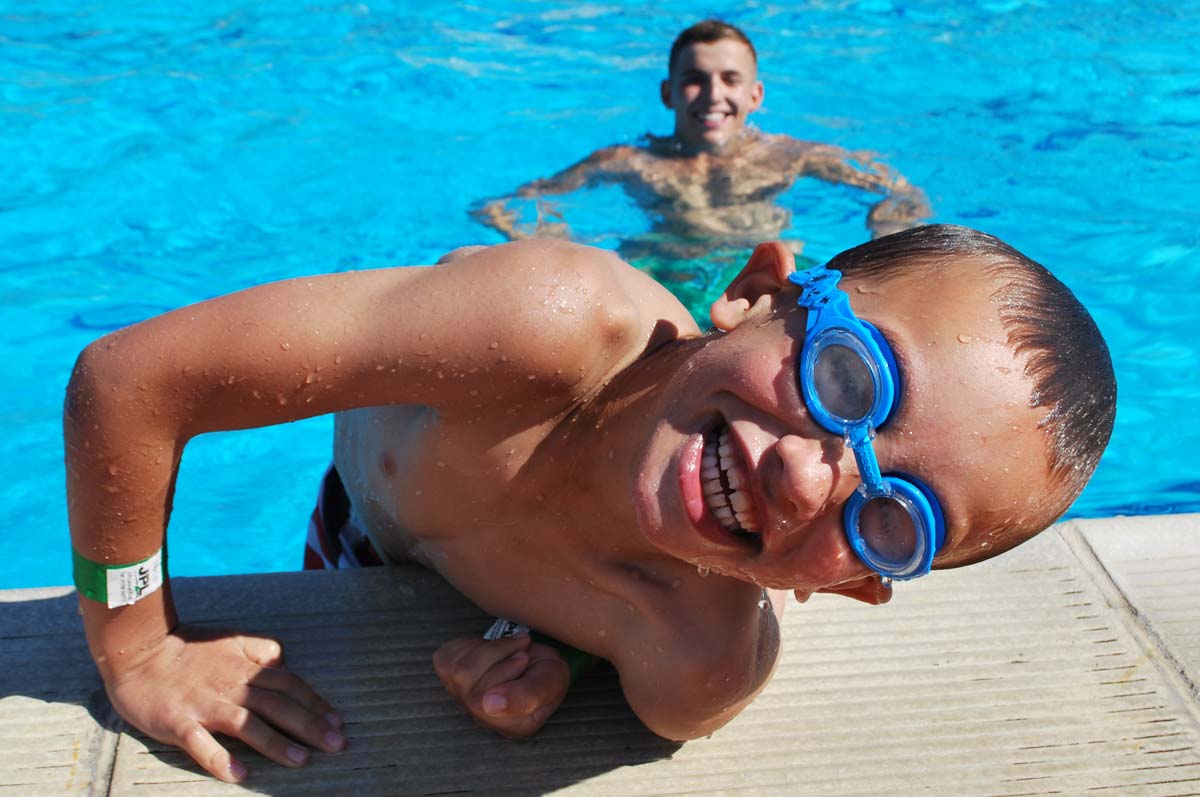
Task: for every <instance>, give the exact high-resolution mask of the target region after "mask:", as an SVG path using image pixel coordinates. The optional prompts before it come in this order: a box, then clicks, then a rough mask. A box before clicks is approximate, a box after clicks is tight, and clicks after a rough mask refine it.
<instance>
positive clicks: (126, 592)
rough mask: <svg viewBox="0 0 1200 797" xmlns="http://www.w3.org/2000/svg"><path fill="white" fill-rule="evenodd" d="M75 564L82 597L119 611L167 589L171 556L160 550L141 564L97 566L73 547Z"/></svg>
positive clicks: (76, 577) (77, 582) (78, 588)
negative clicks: (166, 578)
mask: <svg viewBox="0 0 1200 797" xmlns="http://www.w3.org/2000/svg"><path fill="white" fill-rule="evenodd" d="M71 560H72V571H73V574H74V579H75V588H76V589H77V590H79V594H80V595H83V596H84V597H86V598H90V599H91V600H94V601H96V602H97V603H103V604H105V605H106V606H108V608H110V609H115V608H117V607H118V606H130V605H132V604H134V603H137V602H138V601H140V600H141V599H142V598H144V597H146V596H147V595H149V594H151V593H153V592H155V591H156V590H157V589H158V588H159V587H161V586H162V585H163V579H164V578H165V573H166V563H167V555H166V550H165V549H163V548H160V549H159V550H157V551H155V552H154V553H153V554H151V555H150V556H147V557H146V558H145V559H142V560H141V561H139V562H133V563H131V564H124V565H105V564H100V563H99V562H93V561H92V560H91V559H88V558H87V557H86V556H84V555H83V554H81V553H80V552H79V551H77V550H75V548H74V546H72V547H71Z"/></svg>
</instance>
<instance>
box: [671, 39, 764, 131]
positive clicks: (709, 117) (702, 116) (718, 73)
mask: <svg viewBox="0 0 1200 797" xmlns="http://www.w3.org/2000/svg"><path fill="white" fill-rule="evenodd" d="M661 94H662V101H663V105H665V106H666V107H667V108H669V109H671V110H672V111H674V112H675V138H676V139H677V140H678V141H679V143H681V144H682V145H683V146H684V147H685V148H686V149H688V150H690V151H693V152H710V151H715V150H719V149H720V148H721V147H723V146H725V145H726V144H728V143H729V142H730V141H732V140H734V139H735V138H736V137H737V135H738V134H739V133H740V132H741V131H742V129H743V128H744V127H745V126H746V118H747V117H748V116H749V115H750V114H751V113H752V112H754V111H756V110H758V107H759V106H760V105H762V100H763V85H762V82H761V81H759V80H758V68H757V66H756V65H755V62H754V56H753V55H752V54H751V52H750V49H749V48H748V47H746V45H744V44H742V43H741V42H740V41H737V40H735V39H720V40H718V41H715V42H707V43H706V42H696V43H694V44H690V45H688V46H687V47H684V48H683V49H682V50H680V51H679V54H678V55H677V56H676V58H675V63H674V64H673V65H672V69H671V75H670V77H669V78H668V79H667V80H664V81H663V82H662V86H661Z"/></svg>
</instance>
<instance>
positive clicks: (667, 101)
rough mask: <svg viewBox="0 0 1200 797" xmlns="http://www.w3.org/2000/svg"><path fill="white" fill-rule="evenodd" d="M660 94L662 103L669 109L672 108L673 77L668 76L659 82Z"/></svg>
mask: <svg viewBox="0 0 1200 797" xmlns="http://www.w3.org/2000/svg"><path fill="white" fill-rule="evenodd" d="M658 96H659V98H660V99H661V100H662V104H663V106H664V107H665V108H667V109H668V110H670V109H671V79H670V78H667V79H666V80H664V81H663V82H662V83H660V84H658Z"/></svg>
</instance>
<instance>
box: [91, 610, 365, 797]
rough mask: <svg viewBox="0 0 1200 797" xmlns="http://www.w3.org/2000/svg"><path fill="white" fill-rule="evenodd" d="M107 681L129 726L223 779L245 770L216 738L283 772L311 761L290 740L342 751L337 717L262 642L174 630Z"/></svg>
mask: <svg viewBox="0 0 1200 797" xmlns="http://www.w3.org/2000/svg"><path fill="white" fill-rule="evenodd" d="M106 681H107V682H106V684H105V685H106V687H107V688H108V696H109V699H110V700H111V701H112V704H113V707H114V708H116V710H117V712H118V713H119V714H120V715H121V716H122V717H124V718H125V720H126V721H128V722H129V723H130V724H131V725H133V726H134V727H136V728H138V729H140V730H141V731H142V732H144V733H146V734H147V735H148V736H151V737H152V738H154V739H157V740H158V741H160V742H164V743H166V744H172V745H175V746H177V747H180V748H182V749H183V750H184V752H186V753H187V754H188V755H190V756H191V757H192V758H193V759H195V760H196V763H197V764H199V765H200V766H202V767H203V768H204V769H206V770H207V771H208V772H210V773H211V774H212V775H214V776H216V777H218V778H220V779H221V780H225V781H240V780H242V779H243V778H244V777H245V776H246V768H245V767H244V766H243V765H242V764H241V763H240V762H238V761H237V760H236V759H234V758H233V756H231V755H230V754H229V751H228V750H226V749H225V747H224V746H222V744H221V743H220V742H218V741H217V740H216V739H215V738H214V737H213V734H214V733H222V734H225V735H226V736H233V737H236V738H238V739H241V740H242V741H244V742H245V743H246V744H248V745H249V746H250V747H253V748H254V749H255V750H257V751H258V752H260V753H262V754H263V755H264V756H265V757H267V758H269V759H271V760H272V761H274V762H276V763H277V764H282V765H283V766H287V767H297V766H302V765H303V764H305V763H307V762H308V750H307V749H306V748H305V747H303V746H301V745H299V744H296V742H295V741H293V739H294V740H298V741H301V742H304V743H306V744H308V745H311V746H313V747H316V748H319V749H321V750H325V751H326V752H331V753H333V752H337V751H339V750H341V749H342V748H343V747H344V746H345V744H346V741H345V737H344V736H343V735H342V733H341V730H340V728H341V726H342V720H341V718H340V717H339V716H338V715H337V713H336V712H335V711H334V710H333V708H332V707H331V706H330V705H329V704H328V703H326V702H325V701H324V700H323V699H322V698H321V697H320V696H319V695H318V694H317V693H316V692H315V691H313V689H312V687H310V686H309V685H308V684H306V683H305V682H304V681H302V680H301V679H300V678H299V677H298V676H296V675H294V674H293V673H291V672H289V671H288V670H287V668H286V667H284V665H283V650H282V648H281V647H280V645H279V643H278V642H276V641H274V640H272V639H267V638H265V637H256V636H245V635H242V634H238V633H236V632H233V631H216V630H209V629H203V630H202V629H194V628H193V629H187V628H182V627H180V628H176V629H175V630H174V631H173V632H172V633H171V634H169V635H168V636H166V637H165V638H164V639H163V640H162V641H161V642H160V643H159V644H158V645H157V646H156V647H155V649H153V650H151V651H148V652H147V654H146V655H145V656H144V657H142V658H141V659H140V661H138V662H137V663H136V664H135V665H133V666H132V667H130V668H129V669H127V670H124V671H112V672H108V673H107V679H106ZM281 731H282V733H281ZM285 734H286V735H285Z"/></svg>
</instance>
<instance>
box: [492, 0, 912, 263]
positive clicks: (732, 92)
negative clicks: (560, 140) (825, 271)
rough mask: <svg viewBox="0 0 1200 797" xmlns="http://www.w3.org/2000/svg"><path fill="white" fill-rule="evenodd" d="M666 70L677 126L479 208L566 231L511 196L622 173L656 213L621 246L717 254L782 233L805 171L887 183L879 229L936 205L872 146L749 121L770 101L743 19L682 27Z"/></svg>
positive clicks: (873, 220) (834, 179)
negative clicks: (767, 128)
mask: <svg viewBox="0 0 1200 797" xmlns="http://www.w3.org/2000/svg"><path fill="white" fill-rule="evenodd" d="M667 70H668V72H667V79H666V80H664V81H662V85H661V86H660V89H659V93H660V97H661V100H662V103H663V105H664V106H666V108H667V109H668V110H670V111H672V112H673V113H674V116H675V128H674V131H673V133H672V134H671V135H670V136H665V137H660V136H653V135H647V136H646V139H645V141H644V142H643V143H641V144H639V145H638V146H628V145H615V146H610V147H605V148H603V149H600V150H597V151H596V152H593V153H592V154H591V155H589V156H588V157H586V158H584V159H583V160H582V161H580V162H579V163H577V164H575V165H573V166H571V167H569V168H567V169H565V170H563V171H562V172H560V173H558V174H556V175H554V176H553V177H550V178H548V179H545V180H534V181H532V182H530V183H527V184H525V185H523V186H521V187H520V188H518V189H517V190H516V192H514V194H512V195H511V196H506V197H501V198H499V199H495V200H492V201H490V202H487V203H485V204H484V205H483V206H482V207H481V208H479V210H477V211H476V213H475V215H476V216H477V218H479V219H480V220H481V221H482V222H483V223H484V224H487V225H488V226H490V227H493V228H495V229H496V230H498V231H500V232H501V233H503V234H504V235H506V236H507V237H508V238H510V239H518V238H524V237H528V236H530V235H536V236H538V237H547V236H556V237H566V236H567V234H568V232H567V230H566V227H565V225H563V224H561V223H544V222H543V220H542V219H541V218H539V220H538V225H537V227H536V228H535V229H534V230H522V229H520V228H519V227H518V226H517V221H516V215H515V213H514V212H513V211H512V210H511V209H510V207H509V205H510V203H511V202H512V201H513V200H514V199H517V198H539V197H543V196H547V195H552V194H565V193H569V192H571V191H575V190H577V189H579V188H582V187H584V186H587V185H596V184H599V183H616V184H618V185H620V186H621V187H622V188H623V189H624V190H625V191H626V192H627V193H628V194H629V195H630V196H631V197H632V198H633V199H634V200H635V201H637V202H638V203H639V204H640V205H641V206H642V207H643V208H644V209H645V210H646V211H647V213H648V214H649V216H650V218H651V220H652V223H653V228H652V230H651V231H650V233H649V234H647V235H644V236H641V237H639V238H636V239H628V240H625V241H623V242H622V243H621V247H620V249H619V252H620V254H621V255H622V257H624V258H626V259H641V258H645V257H650V258H655V257H657V258H670V259H681V258H696V257H706V258H709V257H711V255H712V251H711V250H712V248H713V247H714V246H722V247H725V248H735V249H743V250H745V251H748V250H749V248H750V247H752V246H753V245H754V244H755V243H757V242H759V241H763V240H768V239H771V238H778V237H779V236H781V235H782V234H783V232H784V230H785V229H787V228H788V226H789V225H790V224H791V214H790V213H789V212H788V211H787V210H786V209H785V208H782V207H780V206H779V205H777V204H776V202H775V200H776V199H778V197H779V196H780V195H781V194H782V193H783V192H784V191H786V190H788V189H789V188H790V187H791V186H792V184H793V183H794V182H795V181H796V180H797V179H798V178H801V177H817V178H819V179H821V180H826V181H828V182H830V183H845V184H848V185H852V186H856V187H858V188H863V189H866V190H868V191H874V192H877V193H882V194H885V195H886V196H885V197H884V199H882V200H881V201H879V202H878V203H876V204H875V205H874V206H873V207H872V208H871V210H870V211H869V213H868V214H867V226H868V228H869V229H870V230H871V235H872V237H878V236H880V235H886V234H888V233H891V232H897V231H899V230H903V229H907V228H908V227H912V226H913V225H915V224H917V223H918V222H919V221H920V219H922V218H925V217H927V216H929V214H930V210H929V206H928V203H927V202H926V201H925V198H924V196H923V195H922V193H921V191H920V190H919V189H917V188H916V187H914V186H912V185H910V184H909V183H908V182H907V181H906V180H905V179H904V177H902V176H901V175H900V174H898V173H896V172H895V171H893V170H891V169H889V168H888V167H886V166H884V165H882V164H879V163H876V162H873V161H871V160H870V157H871V156H870V155H869V154H868V153H851V152H847V151H846V150H843V149H841V148H839V147H835V146H831V145H828V144H818V143H815V142H811V141H800V140H797V139H794V138H791V137H790V136H786V135H770V134H765V133H760V132H759V131H758V130H756V129H755V128H753V127H749V126H747V119H748V118H749V116H750V114H752V113H753V112H754V111H756V110H758V108H759V107H760V106H761V105H762V102H763V96H764V90H763V84H762V81H760V80H759V79H758V56H757V54H756V53H755V50H754V45H753V44H751V43H750V39H749V38H747V36H746V34H745V33H743V32H742V31H741V30H739V29H738V28H736V27H734V26H733V25H729V24H727V23H725V22H720V21H717V20H705V21H703V22H699V23H697V24H695V25H693V26H691V27H690V28H687V29H686V30H684V31H683V32H682V33H680V34H679V36H678V37H677V38H676V39H675V42H674V44H672V46H671V54H670V58H669V60H668V65H667ZM856 161H861V162H862V165H859V164H858V163H856ZM789 245H790V246H791V247H792V249H793V250H794V251H797V252H798V251H800V249H801V246H802V245H801V242H799V241H794V242H790V244H789ZM742 257H744V254H743V255H742Z"/></svg>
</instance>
